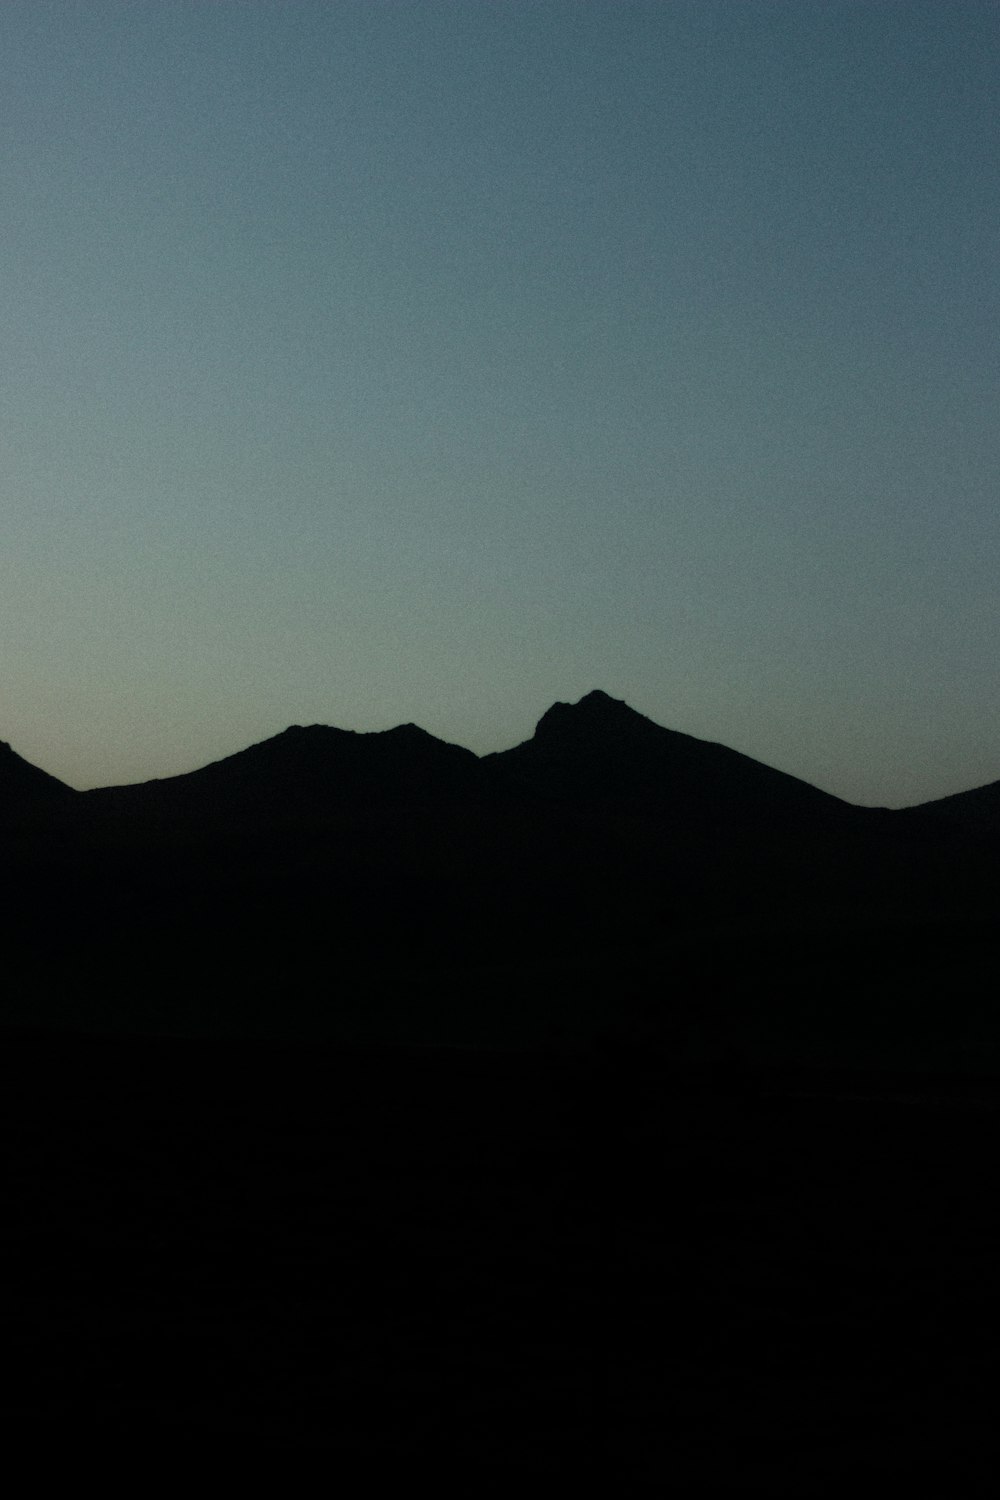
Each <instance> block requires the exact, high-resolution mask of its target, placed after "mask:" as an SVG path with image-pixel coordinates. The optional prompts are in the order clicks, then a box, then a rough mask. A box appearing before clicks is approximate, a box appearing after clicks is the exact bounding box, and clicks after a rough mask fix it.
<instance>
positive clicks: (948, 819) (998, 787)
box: [898, 781, 1000, 835]
mask: <svg viewBox="0 0 1000 1500" xmlns="http://www.w3.org/2000/svg"><path fill="white" fill-rule="evenodd" d="M898 817H899V819H900V821H901V822H903V823H906V824H911V825H912V826H913V827H924V828H932V827H942V828H943V827H947V826H950V827H953V828H955V829H960V830H962V831H963V832H966V833H972V834H982V835H990V834H1000V781H991V782H988V783H987V785H986V786H977V787H973V788H972V790H971V791H968V792H956V793H954V794H953V795H952V796H950V797H939V798H937V799H936V800H935V801H933V802H921V803H918V804H917V805H916V806H915V807H904V808H902V809H901V810H900V812H899V814H898Z"/></svg>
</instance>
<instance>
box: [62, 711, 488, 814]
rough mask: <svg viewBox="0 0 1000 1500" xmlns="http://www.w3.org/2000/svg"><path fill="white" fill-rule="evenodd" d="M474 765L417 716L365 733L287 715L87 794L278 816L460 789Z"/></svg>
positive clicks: (126, 802)
mask: <svg viewBox="0 0 1000 1500" xmlns="http://www.w3.org/2000/svg"><path fill="white" fill-rule="evenodd" d="M476 767H477V758H476V756H475V755H474V754H473V753H472V751H471V750H465V749H463V748H462V747H461V746H458V745H449V744H447V743H446V742H445V741H444V740H439V739H436V738H435V737H434V736H433V735H431V734H428V733H427V732H426V731H425V730H422V729H419V728H418V727H417V726H416V725H415V724H401V725H398V726H397V727H396V728H394V729H388V730H383V731H378V732H373V733H368V734H366V733H358V732H356V731H354V730H350V729H334V728H331V727H330V726H328V725H324V724H312V725H309V726H302V725H299V724H293V725H291V726H290V727H289V728H288V729H286V730H284V731H283V732H282V733H281V734H277V735H274V736H273V737H272V738H270V739H267V740H262V741H261V742H260V743H258V744H255V745H250V746H248V748H247V749H245V750H240V751H237V752H236V754H234V755H229V756H226V757H225V758H224V759H222V760H218V761H213V762H212V763H211V764H209V765H207V766H202V767H200V768H199V769H198V770H195V771H189V772H186V773H184V774H183V775H180V776H171V777H165V778H162V779H160V780H157V781H147V782H141V783H138V784H136V785H134V786H121V787H105V788H101V789H99V790H95V791H92V792H88V793H86V794H85V796H86V797H88V798H89V799H91V801H92V802H93V803H94V804H95V805H102V804H103V805H106V806H112V807H114V808H116V809H118V810H130V811H135V812H139V813H141V812H148V813H154V814H156V813H162V814H169V815H172V816H184V815H196V816H198V817H202V816H230V815H232V816H237V815H255V816H264V817H268V816H276V817H284V816H297V815H302V814H313V813H322V812H324V811H327V810H333V809H342V808H344V807H350V806H352V805H363V806H378V805H385V806H399V805H402V804H406V803H411V802H412V803H426V802H437V801H442V800H444V801H447V800H451V799H453V798H461V797H462V796H463V795H466V794H468V793H469V791H470V790H471V789H472V787H473V786H474V782H475V772H476Z"/></svg>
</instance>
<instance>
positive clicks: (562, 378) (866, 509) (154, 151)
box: [0, 0, 1000, 804]
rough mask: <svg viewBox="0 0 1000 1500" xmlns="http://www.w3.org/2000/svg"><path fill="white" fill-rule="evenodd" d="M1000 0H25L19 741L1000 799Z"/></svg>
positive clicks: (182, 758)
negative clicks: (674, 757) (640, 715)
mask: <svg viewBox="0 0 1000 1500" xmlns="http://www.w3.org/2000/svg"><path fill="white" fill-rule="evenodd" d="M998 58H1000V7H997V6H996V5H995V4H994V3H960V4H955V3H948V4H945V3H925V0H907V3H901V0H892V3H880V0H851V3H841V0H797V3H792V0H783V3H757V0H724V3H713V0H691V3H688V0H664V3H647V0H642V3H637V4H631V3H627V0H618V3H590V0H559V3H552V0H531V3H528V0H511V3H500V0H496V3H491V4H487V3H485V0H461V3H439V0H384V3H376V0H364V3H353V0H336V3H333V0H331V3H325V4H317V3H310V0H296V3H279V0H268V3H265V4H258V3H254V0H239V3H229V0H215V3H208V0H198V3H191V0H156V3H145V0H138V3H137V0H129V3H127V4H122V3H106V0H88V3H87V4H86V5H79V4H75V3H64V0H57V3H46V0H7V3H6V4H5V5H4V6H3V7H0V129H2V141H3V151H2V153H0V173H2V183H0V188H2V193H0V201H2V203H3V204H4V218H5V222H4V232H3V235H2V236H0V332H2V343H0V645H2V656H0V736H2V737H3V738H4V739H6V740H8V741H10V743H12V744H13V745H14V747H15V749H17V750H18V751H19V753H20V754H22V755H24V756H26V757H27V758H28V759H29V760H32V761H34V762H35V763H36V764H39V765H42V766H43V767H44V768H45V769H46V770H49V771H51V772H53V773H54V774H55V775H58V776H61V777H63V778H64V779H65V780H67V781H69V782H71V783H72V784H73V785H76V786H92V785H100V784H108V783H112V782H119V781H130V780H141V779H144V778H146V777H149V776H157V775H168V774H171V773H174V772H179V771H183V770H187V769H191V768H192V767H193V766H196V765H199V764H203V763H204V762H205V761H208V760H211V759H215V758H218V757H219V756H221V755H224V754H228V753H230V752H232V751H234V750H236V749H239V748H241V747H242V746H243V745H245V744H248V743H250V742H252V741H254V740H259V739H262V738H264V737H266V736H267V735H269V734H273V733H276V732H278V731H279V730H281V729H283V728H284V727H285V726H286V725H287V724H289V723H311V722H322V723H331V724H336V725H339V726H341V727H345V728H355V729H365V730H368V729H381V728H386V727H389V726H390V725H392V724H395V723H399V722H402V721H406V720H415V721H417V722H418V723H420V724H422V725H423V726H424V727H425V728H427V729H428V730H430V731H432V732H433V733H435V734H438V735H441V736H442V737H443V738H446V739H449V740H453V741H456V742H458V743H460V744H464V745H468V746H470V747H471V748H472V749H474V750H477V751H480V752H482V751H486V750H491V749H500V748H503V747H504V746H506V745H509V744H513V743H515V742H516V741H518V740H520V739H523V738H526V737H527V736H528V735H529V734H530V733H531V731H532V729H533V726H534V723H535V721H536V719H537V718H538V717H539V716H540V714H541V713H542V712H543V711H544V709H545V708H546V707H547V706H548V705H549V704H550V703H551V702H552V701H553V700H555V699H574V698H577V697H579V696H580V695H581V694H582V693H584V692H586V691H588V690H589V689H591V688H593V687H603V688H604V689H605V690H606V691H608V692H610V693H612V694H613V695H614V696H616V697H622V698H625V699H627V700H628V701H629V702H631V703H632V704H633V705H634V706H635V707H636V708H639V709H641V710H642V711H643V712H645V713H647V714H649V715H650V716H651V717H653V718H655V719H657V720H658V721H659V722H661V723H664V724H667V725H669V726H670V727H672V728H676V729H681V730H684V731H686V732H688V733H690V734H695V735H699V736H701V737H703V738H707V739H713V740H721V741H723V742H725V743H727V744H730V745H732V746H733V747H734V748H736V749H739V750H743V751H744V752H746V753H748V754H751V755H754V756H756V757H758V758H759V759H761V760H764V761H767V762H768V763H770V764H772V765H777V766H779V767H781V768H782V769H784V770H787V771H790V772H792V773H793V774H795V775H798V776H802V777H804V778H805V779H807V780H809V781H812V782H815V783H816V784H818V785H820V786H823V787H824V788H826V789H828V790H830V791H833V792H836V793H837V794H839V795H841V796H845V797H848V798H851V799H852V800H857V801H863V802H873V803H889V804H901V803H906V802H914V801H920V800H923V799H925V798H928V797H933V796H939V795H944V794H946V793H948V792H952V791H959V790H962V789H964V788H966V787H969V786H973V785H977V784H980V783H982V782H985V781H990V780H994V779H997V778H1000V735H998V730H1000V705H998V695H997V691H996V676H997V661H998V658H1000V650H998V648H1000V613H998V610H997V607H996V593H997V590H996V581H995V580H996V576H997V564H998V560H1000V506H998V503H997V492H996V491H997V474H998V463H997V459H998V427H997V421H996V409H997V393H998V378H997V337H996V334H997V302H998V296H997V284H998V283H997V275H996V267H997V265H998V264H1000V244H998V213H997V198H998V195H997V185H996V167H995V141H996V117H997V100H998V92H1000V66H998V61H997V60H998Z"/></svg>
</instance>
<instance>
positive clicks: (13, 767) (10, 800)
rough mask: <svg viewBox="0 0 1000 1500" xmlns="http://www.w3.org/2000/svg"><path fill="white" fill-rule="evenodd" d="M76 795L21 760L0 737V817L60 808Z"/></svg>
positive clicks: (56, 780) (71, 789)
mask: <svg viewBox="0 0 1000 1500" xmlns="http://www.w3.org/2000/svg"><path fill="white" fill-rule="evenodd" d="M78 795H79V794H78V793H77V792H75V791H74V790H73V788H72V787H68V786H67V785H66V784H65V782H62V781H59V780H58V779H57V777H55V776H50V775H49V773H48V772H47V771H42V770H40V769H39V767H38V766H33V765H31V763H30V762H29V761H26V760H23V759H22V758H21V756H20V755H18V754H17V752H16V751H15V750H12V749H11V747H10V745H8V744H7V743H6V742H5V741H2V740H0V819H2V820H4V821H7V820H9V819H11V818H15V819H16V818H20V817H21V816H23V815H25V814H29V815H30V814H35V813H38V812H39V811H44V810H46V809H48V808H54V807H62V806H65V805H66V804H67V803H69V802H71V801H72V800H73V799H74V798H75V797H77V796H78Z"/></svg>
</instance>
